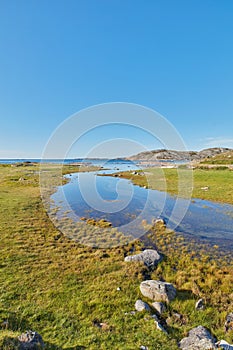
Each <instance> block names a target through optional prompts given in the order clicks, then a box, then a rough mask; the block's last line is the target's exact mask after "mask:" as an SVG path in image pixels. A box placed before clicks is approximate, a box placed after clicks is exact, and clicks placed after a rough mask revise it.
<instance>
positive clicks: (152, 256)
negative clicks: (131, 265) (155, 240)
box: [125, 249, 162, 267]
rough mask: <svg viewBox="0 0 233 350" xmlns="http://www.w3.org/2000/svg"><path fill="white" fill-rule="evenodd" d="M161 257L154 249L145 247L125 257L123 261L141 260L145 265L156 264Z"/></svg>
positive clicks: (152, 265)
mask: <svg viewBox="0 0 233 350" xmlns="http://www.w3.org/2000/svg"><path fill="white" fill-rule="evenodd" d="M161 259H162V257H161V255H160V254H159V253H158V252H157V250H155V249H146V250H144V251H143V252H141V253H139V254H135V255H129V256H126V257H125V261H142V262H143V263H144V264H145V265H146V266H147V267H154V266H156V265H157V264H158V263H159V261H160V260H161Z"/></svg>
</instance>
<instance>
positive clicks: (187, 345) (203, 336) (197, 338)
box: [179, 326, 217, 350]
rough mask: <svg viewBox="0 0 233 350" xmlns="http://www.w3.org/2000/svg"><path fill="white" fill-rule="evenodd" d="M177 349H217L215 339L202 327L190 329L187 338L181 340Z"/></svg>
mask: <svg viewBox="0 0 233 350" xmlns="http://www.w3.org/2000/svg"><path fill="white" fill-rule="evenodd" d="M179 347H180V348H181V349H182V350H213V349H217V347H216V345H215V339H214V337H213V336H212V335H211V334H210V332H209V331H208V330H207V329H206V328H205V327H203V326H198V327H196V328H193V329H191V331H189V333H188V337H186V338H183V339H182V340H181V341H180V343H179Z"/></svg>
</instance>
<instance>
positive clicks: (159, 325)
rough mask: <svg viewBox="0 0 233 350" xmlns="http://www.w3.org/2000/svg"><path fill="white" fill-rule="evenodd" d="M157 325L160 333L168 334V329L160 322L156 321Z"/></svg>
mask: <svg viewBox="0 0 233 350" xmlns="http://www.w3.org/2000/svg"><path fill="white" fill-rule="evenodd" d="M155 324H156V328H157V329H158V330H159V331H161V332H163V333H166V334H167V331H166V329H165V328H163V326H162V325H161V324H160V323H159V322H158V321H155Z"/></svg>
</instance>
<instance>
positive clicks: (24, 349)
mask: <svg viewBox="0 0 233 350" xmlns="http://www.w3.org/2000/svg"><path fill="white" fill-rule="evenodd" d="M18 339H19V342H20V350H39V349H43V348H44V342H43V339H42V336H41V335H40V334H39V333H37V332H32V331H27V332H26V333H23V334H21V335H20V336H19V337H18Z"/></svg>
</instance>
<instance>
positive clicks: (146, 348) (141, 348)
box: [140, 345, 149, 350]
mask: <svg viewBox="0 0 233 350" xmlns="http://www.w3.org/2000/svg"><path fill="white" fill-rule="evenodd" d="M140 350H149V349H148V347H147V346H144V345H141V346H140Z"/></svg>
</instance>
